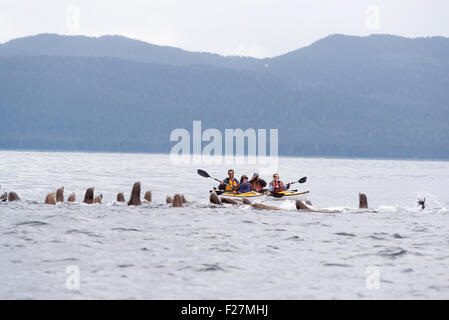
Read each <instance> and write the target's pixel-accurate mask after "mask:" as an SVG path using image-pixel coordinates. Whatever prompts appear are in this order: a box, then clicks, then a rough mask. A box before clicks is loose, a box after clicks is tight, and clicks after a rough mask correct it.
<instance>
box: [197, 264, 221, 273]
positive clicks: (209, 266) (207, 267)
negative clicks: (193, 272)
mask: <svg viewBox="0 0 449 320" xmlns="http://www.w3.org/2000/svg"><path fill="white" fill-rule="evenodd" d="M198 271H200V272H208V271H224V269H223V268H222V267H221V266H219V265H218V264H203V268H200V269H198Z"/></svg>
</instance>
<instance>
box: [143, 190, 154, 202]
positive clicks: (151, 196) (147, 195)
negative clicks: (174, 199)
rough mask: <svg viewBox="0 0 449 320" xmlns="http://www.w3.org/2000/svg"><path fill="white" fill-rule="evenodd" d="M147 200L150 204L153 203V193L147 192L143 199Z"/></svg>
mask: <svg viewBox="0 0 449 320" xmlns="http://www.w3.org/2000/svg"><path fill="white" fill-rule="evenodd" d="M143 198H144V199H145V200H147V201H148V202H151V200H152V198H153V194H152V192H151V191H147V192H145V196H144V197H143Z"/></svg>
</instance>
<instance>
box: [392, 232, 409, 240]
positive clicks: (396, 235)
mask: <svg viewBox="0 0 449 320" xmlns="http://www.w3.org/2000/svg"><path fill="white" fill-rule="evenodd" d="M392 237H393V238H395V239H405V238H407V237H405V236H402V235H400V234H399V233H395V234H393V235H392Z"/></svg>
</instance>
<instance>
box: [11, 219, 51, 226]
mask: <svg viewBox="0 0 449 320" xmlns="http://www.w3.org/2000/svg"><path fill="white" fill-rule="evenodd" d="M45 225H48V223H47V222H42V221H37V220H36V221H34V220H32V221H24V222H19V223H16V224H15V226H31V227H39V226H45Z"/></svg>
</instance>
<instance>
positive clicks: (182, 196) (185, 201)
mask: <svg viewBox="0 0 449 320" xmlns="http://www.w3.org/2000/svg"><path fill="white" fill-rule="evenodd" d="M181 200H182V203H187V199H186V197H184V195H183V194H181Z"/></svg>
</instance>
